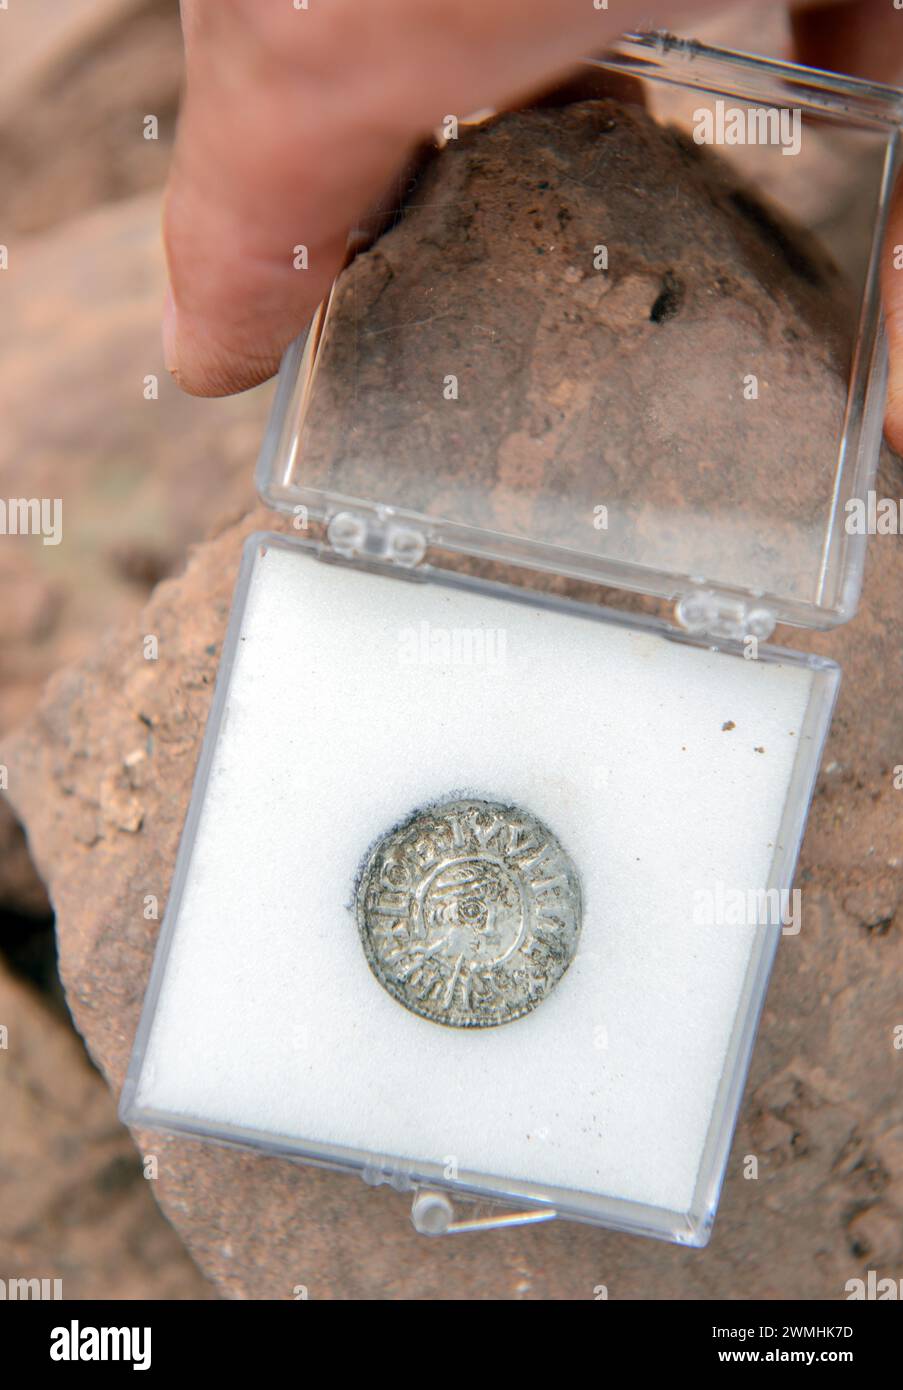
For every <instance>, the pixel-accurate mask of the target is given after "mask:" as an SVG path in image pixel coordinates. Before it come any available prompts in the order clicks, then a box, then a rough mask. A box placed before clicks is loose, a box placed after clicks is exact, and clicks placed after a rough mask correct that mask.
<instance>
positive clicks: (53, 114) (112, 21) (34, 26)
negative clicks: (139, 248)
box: [0, 0, 183, 242]
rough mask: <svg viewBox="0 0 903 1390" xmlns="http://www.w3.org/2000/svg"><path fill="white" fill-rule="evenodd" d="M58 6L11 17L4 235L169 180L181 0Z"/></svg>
mask: <svg viewBox="0 0 903 1390" xmlns="http://www.w3.org/2000/svg"><path fill="white" fill-rule="evenodd" d="M62 9H63V12H62V13H61V12H60V11H61V7H60V6H58V5H54V4H52V3H51V4H48V3H47V0H29V4H28V5H18V4H13V5H11V6H10V12H9V14H8V15H7V14H4V16H3V22H4V52H5V53H8V54H9V55H10V58H11V59H12V60H13V61H11V62H10V63H9V65H8V66H7V65H6V64H4V62H3V60H2V59H0V78H2V86H0V190H2V192H0V206H2V210H3V229H4V238H3V239H4V241H5V242H8V241H9V240H10V237H11V235H12V234H13V233H16V234H19V235H21V234H22V233H26V232H36V231H44V230H46V229H48V228H49V227H52V226H55V225H56V224H57V223H61V222H64V221H67V220H69V219H70V218H72V217H74V216H76V215H77V214H79V213H82V212H85V211H86V210H88V209H89V208H93V207H96V206H98V205H99V204H101V203H105V202H108V201H110V202H112V201H115V200H118V199H122V198H128V197H131V196H133V195H134V194H136V193H139V192H142V191H143V190H145V189H149V188H156V187H158V186H159V185H160V184H161V183H162V182H163V179H164V178H165V176H166V168H167V165H168V162H169V155H170V151H171V148H172V140H173V134H174V130H175V118H176V109H177V106H178V98H179V87H180V84H181V80H182V68H183V62H182V39H181V32H180V28H179V7H178V4H177V3H176V0H67V5H66V6H65V7H62ZM11 25H12V33H11V34H8V33H7V30H8V29H9V27H10V26H11ZM149 115H150V116H154V117H155V118H156V121H157V126H156V131H155V134H154V138H153V139H147V138H145V134H144V132H145V124H144V122H145V117H146V116H149Z"/></svg>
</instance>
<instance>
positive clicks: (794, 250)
mask: <svg viewBox="0 0 903 1390" xmlns="http://www.w3.org/2000/svg"><path fill="white" fill-rule="evenodd" d="M852 323H853V319H852V314H851V311H850V305H849V303H848V299H847V295H846V292H845V289H844V285H843V282H842V279H841V277H840V274H839V272H838V271H837V269H836V268H835V267H834V266H833V264H832V263H831V262H830V260H829V258H828V257H827V255H826V254H825V252H824V251H823V250H822V249H821V248H820V247H819V246H818V245H817V243H816V242H815V241H814V239H813V238H812V237H811V236H810V235H808V234H807V233H805V232H803V231H801V230H798V229H796V228H793V227H791V226H789V225H788V223H787V222H786V220H784V219H783V218H782V217H781V216H780V215H779V214H777V213H776V212H774V211H772V210H771V209H770V208H768V207H766V206H765V205H764V204H763V203H762V202H761V201H759V200H758V199H757V198H756V196H755V195H754V194H753V192H752V191H751V190H750V189H748V188H745V187H743V186H741V185H740V184H739V183H738V180H737V175H736V173H735V172H734V171H733V170H732V169H731V168H730V167H729V166H728V165H727V164H726V163H725V162H723V161H722V160H721V159H719V158H718V157H715V156H713V155H712V154H711V152H710V151H708V150H705V149H702V148H700V147H698V146H696V145H695V144H693V143H692V142H691V141H689V140H688V139H687V138H686V137H685V136H683V135H682V134H680V133H679V132H677V131H675V130H673V129H670V128H666V127H662V126H660V125H658V124H657V123H656V122H655V121H654V120H653V119H652V118H651V117H650V116H648V115H647V114H646V113H645V112H644V111H643V110H642V109H640V108H638V107H633V106H627V105H624V104H621V103H618V102H614V101H610V100H605V101H586V102H581V103H578V104H576V105H573V106H569V107H565V108H561V109H554V110H532V111H525V112H519V113H516V114H511V115H506V116H503V117H500V118H498V119H496V120H493V121H491V122H488V123H486V124H485V125H481V126H478V127H474V128H470V129H468V130H466V131H462V132H461V134H460V137H459V138H458V139H457V140H453V141H450V142H449V144H448V145H447V147H446V148H445V149H444V150H443V151H442V152H441V154H440V155H438V156H437V157H436V158H435V159H434V160H433V161H432V162H431V163H430V164H429V165H428V166H427V168H426V169H425V171H424V172H423V173H422V174H421V176H420V178H419V179H418V181H417V184H416V186H415V188H414V189H413V191H412V194H411V197H410V201H409V204H408V205H407V207H406V209H405V211H404V215H403V216H402V217H401V218H400V220H399V221H397V223H396V225H395V226H393V227H392V228H391V229H390V230H388V231H387V232H386V233H385V234H384V235H383V236H382V237H380V239H379V240H378V241H377V242H376V243H375V244H374V245H373V246H372V247H371V248H370V250H368V251H367V252H365V253H364V254H362V255H360V256H358V257H357V259H356V260H355V261H354V262H353V263H352V265H351V266H350V267H349V268H348V269H347V270H346V272H345V273H344V275H343V277H342V278H341V280H340V282H339V284H338V286H337V289H336V292H335V295H334V299H333V304H332V308H331V312H330V316H329V319H328V322H327V326H326V329H325V333H324V337H323V341H322V344H321V349H320V355H319V362H318V366H317V376H316V388H315V390H314V391H313V392H312V395H311V403H310V407H309V410H308V415H307V420H306V425H305V429H304V434H303V440H302V453H301V474H302V477H303V481H304V482H305V483H308V484H310V485H313V486H320V487H328V488H331V489H334V490H336V491H338V492H341V493H344V494H346V495H348V496H351V497H355V496H357V497H363V498H376V499H377V500H379V501H383V502H390V503H394V504H396V505H399V506H403V507H409V508H412V509H414V510H417V511H420V512H426V513H428V514H430V515H431V516H436V517H445V518H447V519H450V520H453V521H457V522H464V523H466V524H469V525H476V526H481V527H488V528H490V529H495V530H499V531H504V532H509V533H514V534H518V535H523V536H528V537H532V538H534V539H540V540H544V541H547V542H551V543H554V544H557V545H561V546H567V547H572V548H575V549H578V550H582V551H590V552H593V553H595V554H599V555H606V556H609V557H616V558H619V559H623V560H628V561H633V562H635V563H639V564H644V565H647V566H649V567H651V568H656V569H663V570H668V571H673V572H676V573H679V574H690V575H693V576H694V577H696V578H698V579H700V580H708V581H710V582H723V583H727V584H734V585H738V586H744V587H750V588H761V589H766V590H769V591H771V592H775V591H777V592H780V593H782V594H785V595H788V596H792V597H796V598H811V597H813V593H814V583H815V579H816V576H817V573H818V567H819V559H820V554H821V547H822V543H823V535H824V527H825V525H826V524H827V515H828V508H829V506H830V499H831V487H832V478H833V474H834V469H835V466H836V461H837V449H838V439H839V434H840V430H841V425H842V420H843V413H844V406H845V400H846V377H847V371H848V363H849V356H850V346H851V337H852V331H851V330H852Z"/></svg>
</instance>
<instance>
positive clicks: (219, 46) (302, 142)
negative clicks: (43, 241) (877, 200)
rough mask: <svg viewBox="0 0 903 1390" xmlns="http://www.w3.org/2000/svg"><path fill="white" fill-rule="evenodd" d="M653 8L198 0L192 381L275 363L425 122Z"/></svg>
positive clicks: (191, 200) (190, 150) (488, 99)
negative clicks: (297, 5) (305, 4)
mask: <svg viewBox="0 0 903 1390" xmlns="http://www.w3.org/2000/svg"><path fill="white" fill-rule="evenodd" d="M713 2H714V0H710V2H709V3H708V4H706V3H702V4H694V5H690V6H686V5H684V6H680V5H672V6H671V9H672V12H674V11H680V10H685V9H690V10H691V11H693V12H698V11H699V10H700V9H704V8H708V7H711V4H712V3H713ZM643 4H644V0H620V3H618V4H615V3H614V2H612V4H611V7H610V9H609V10H605V9H596V8H595V7H594V5H593V4H592V3H590V0H558V3H557V4H555V5H550V4H549V3H548V0H493V3H492V4H487V3H486V0H382V3H381V4H379V5H373V4H362V3H361V0H330V4H328V5H319V4H314V3H311V6H310V9H308V10H303V9H301V10H295V9H293V7H292V6H291V5H290V4H288V3H285V4H280V5H278V6H275V5H271V4H269V3H261V0H253V3H252V0H184V3H183V15H184V28H185V38H186V71H187V89H186V95H185V100H184V104H183V110H182V114H181V119H180V126H179V132H178V137H177V142H176V150H175V154H174V159H173V167H172V173H171V178H170V183H169V188H168V192H167V197H166V203H165V215H164V239H165V243H166V248H167V256H168V260H169V265H170V277H171V287H172V296H173V301H174V303H173V307H172V309H171V310H170V313H169V315H168V319H169V321H168V324H167V328H166V333H165V338H166V350H167V361H168V364H169V365H170V368H171V370H172V371H173V372H174V374H175V375H176V377H177V379H178V380H179V382H180V384H181V385H182V386H184V387H185V388H186V389H187V390H189V391H192V392H195V393H197V394H203V395H218V394H224V393H227V392H230V391H237V390H241V389H244V388H245V387H247V386H251V385H254V384H255V383H256V382H258V381H262V380H264V379H265V378H266V377H268V376H270V375H271V374H272V373H273V372H274V371H275V369H276V367H277V365H278V362H279V358H280V355H281V353H282V351H283V349H284V348H285V346H286V345H287V343H288V342H289V341H290V340H291V339H292V338H293V337H294V336H295V335H296V334H297V333H298V332H299V331H300V329H301V328H302V327H303V326H304V325H305V324H306V323H307V322H308V320H309V319H310V316H311V314H312V313H313V310H314V309H315V307H316V305H317V304H318V303H319V301H320V299H321V298H322V297H323V295H324V294H325V292H326V290H327V289H328V287H329V285H330V283H331V281H332V279H333V277H334V276H335V274H336V273H337V272H338V270H339V269H340V267H341V265H342V262H343V259H344V255H345V247H346V238H347V233H348V229H349V227H351V226H352V225H353V224H355V222H356V221H357V220H358V219H359V218H360V217H361V216H362V214H363V212H364V210H365V209H366V208H367V207H368V206H369V205H370V204H371V203H372V202H373V201H375V200H377V199H378V198H379V197H380V195H381V194H382V193H383V191H384V190H385V189H386V188H387V187H388V186H389V184H390V183H391V181H392V178H393V174H394V173H395V172H396V171H397V170H398V168H399V167H400V166H401V165H402V164H403V163H404V161H405V160H406V158H407V157H408V156H409V155H410V152H411V150H412V149H413V148H414V147H415V146H416V145H417V143H418V141H420V140H421V139H422V137H423V135H424V133H425V132H428V131H429V130H430V129H432V128H433V127H435V126H437V125H438V124H440V123H441V121H442V119H443V117H444V116H446V115H447V114H450V113H451V114H457V115H459V116H464V115H467V114H468V113H469V112H471V111H475V110H478V109H480V108H483V107H486V106H501V105H504V104H506V103H510V102H513V101H514V100H516V99H517V98H518V97H522V96H523V95H525V94H527V93H529V92H531V91H535V90H536V89H538V88H541V87H542V86H543V85H548V84H549V83H550V82H552V81H553V80H555V79H559V78H563V77H565V76H566V75H567V74H568V73H569V72H570V71H571V70H572V68H573V65H574V63H575V62H576V61H577V60H578V59H579V58H580V57H581V56H583V55H584V54H586V53H588V52H599V51H601V50H602V49H603V48H604V47H605V46H606V45H607V44H609V43H610V42H611V40H612V39H613V38H614V36H615V35H616V33H617V32H619V31H621V30H623V29H624V28H626V27H629V26H630V25H631V24H632V23H634V22H635V21H636V19H637V17H638V16H639V14H640V13H641V12H642V9H643ZM297 248H303V249H302V250H298V249H297Z"/></svg>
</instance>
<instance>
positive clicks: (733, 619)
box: [675, 589, 775, 642]
mask: <svg viewBox="0 0 903 1390" xmlns="http://www.w3.org/2000/svg"><path fill="white" fill-rule="evenodd" d="M675 617H676V619H677V622H678V623H679V624H680V626H681V627H682V628H685V629H686V631H687V632H690V633H693V634H694V635H695V636H700V637H702V636H706V637H720V638H732V639H734V640H735V641H738V642H740V641H742V640H743V639H744V638H746V637H755V638H756V639H757V641H760V642H765V641H767V640H768V638H769V637H770V636H771V634H772V632H774V626H775V616H774V614H773V613H772V612H771V611H770V610H769V609H768V608H765V607H764V606H763V605H761V604H758V603H755V602H754V601H753V602H750V601H748V600H746V599H742V598H729V597H727V595H725V594H719V593H717V592H716V591H715V590H714V589H690V590H689V591H688V592H687V593H685V594H682V595H681V597H680V598H679V599H678V601H677V606H676V608H675Z"/></svg>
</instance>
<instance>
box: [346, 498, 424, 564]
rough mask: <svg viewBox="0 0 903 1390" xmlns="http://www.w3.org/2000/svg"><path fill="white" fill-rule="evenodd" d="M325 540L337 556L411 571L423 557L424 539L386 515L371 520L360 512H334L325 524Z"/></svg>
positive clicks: (377, 515)
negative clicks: (382, 563)
mask: <svg viewBox="0 0 903 1390" xmlns="http://www.w3.org/2000/svg"><path fill="white" fill-rule="evenodd" d="M326 538H327V540H328V541H329V544H330V546H331V547H332V549H333V550H334V551H336V553H337V554H339V555H343V556H345V557H347V558H352V557H355V556H361V557H367V558H370V559H374V560H385V561H388V562H389V563H390V564H394V565H400V566H401V567H402V568H403V569H413V567H414V566H415V565H419V564H420V561H421V560H422V559H423V557H424V555H425V554H426V547H427V538H426V536H425V535H424V534H423V532H422V531H418V530H417V528H416V527H414V526H410V525H408V524H407V522H398V521H394V520H393V519H392V517H391V515H390V514H389V513H387V512H384V513H382V514H380V513H377V514H376V515H375V516H369V515H366V514H365V513H363V512H351V511H348V512H336V513H335V514H334V515H333V516H332V517H331V518H330V519H329V522H328V523H327V526H326Z"/></svg>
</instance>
